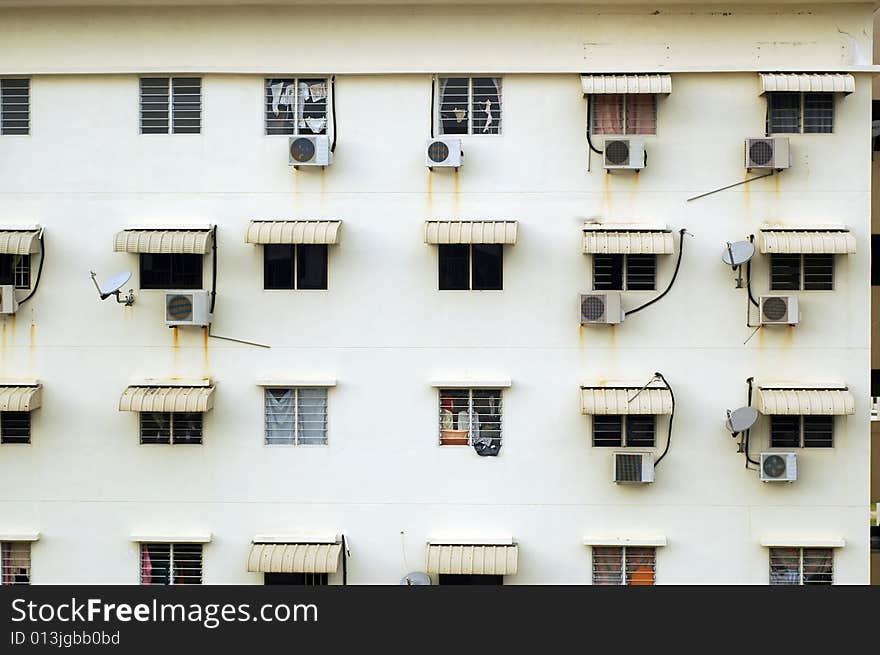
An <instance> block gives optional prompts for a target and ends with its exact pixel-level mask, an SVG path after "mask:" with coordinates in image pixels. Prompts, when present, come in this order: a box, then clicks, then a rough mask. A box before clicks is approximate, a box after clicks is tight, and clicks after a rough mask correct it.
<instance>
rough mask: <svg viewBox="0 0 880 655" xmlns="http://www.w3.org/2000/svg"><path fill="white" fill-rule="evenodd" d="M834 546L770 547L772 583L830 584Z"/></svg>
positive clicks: (773, 584)
mask: <svg viewBox="0 0 880 655" xmlns="http://www.w3.org/2000/svg"><path fill="white" fill-rule="evenodd" d="M833 582H834V549H833V548H782V547H777V548H770V585H771V586H777V585H830V584H833Z"/></svg>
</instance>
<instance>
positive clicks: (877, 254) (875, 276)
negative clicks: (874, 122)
mask: <svg viewBox="0 0 880 655" xmlns="http://www.w3.org/2000/svg"><path fill="white" fill-rule="evenodd" d="M877 138H878V139H880V137H877ZM871 286H872V287H877V286H880V234H872V235H871Z"/></svg>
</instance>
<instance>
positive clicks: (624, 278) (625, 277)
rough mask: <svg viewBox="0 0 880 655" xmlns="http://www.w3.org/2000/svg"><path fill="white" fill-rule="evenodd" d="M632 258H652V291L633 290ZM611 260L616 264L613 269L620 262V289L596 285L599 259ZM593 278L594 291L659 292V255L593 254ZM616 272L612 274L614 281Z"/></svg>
mask: <svg viewBox="0 0 880 655" xmlns="http://www.w3.org/2000/svg"><path fill="white" fill-rule="evenodd" d="M631 256H636V257H646V258H651V260H652V261H653V264H654V275H653V282H654V285H653V287H652V288H651V289H631V288H630V284H631V283H632V282H633V280H631V279H630V270H629V258H630V257H631ZM604 257H608V258H611V261H612V262H615V263H614V265H613V268H615V269H616V268H617V264H616V262H620V288H619V289H617V288H613V287H600V286H597V285H596V270H597V258H604ZM591 269H592V270H591V276H592V286H593V291H656V290H657V269H658V260H657V255H656V254H655V253H639V254H630V253H593V261H592V266H591ZM615 275H616V272H613V273H612V279H613V278H614V277H615Z"/></svg>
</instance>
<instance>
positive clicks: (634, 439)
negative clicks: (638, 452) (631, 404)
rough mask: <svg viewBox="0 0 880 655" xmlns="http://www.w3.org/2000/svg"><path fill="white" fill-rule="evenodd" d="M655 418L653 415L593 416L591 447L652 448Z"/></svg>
mask: <svg viewBox="0 0 880 655" xmlns="http://www.w3.org/2000/svg"><path fill="white" fill-rule="evenodd" d="M655 428H656V417H655V416H654V415H653V414H630V415H628V416H615V415H602V414H597V415H595V416H593V445H594V446H598V447H617V448H621V447H626V446H629V447H637V448H653V447H654V438H655Z"/></svg>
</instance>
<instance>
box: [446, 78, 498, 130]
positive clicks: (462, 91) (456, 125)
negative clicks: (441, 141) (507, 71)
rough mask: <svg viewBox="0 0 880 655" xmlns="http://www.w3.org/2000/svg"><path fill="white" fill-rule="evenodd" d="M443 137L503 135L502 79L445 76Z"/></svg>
mask: <svg viewBox="0 0 880 655" xmlns="http://www.w3.org/2000/svg"><path fill="white" fill-rule="evenodd" d="M438 84H439V98H440V104H439V107H438V114H439V116H440V121H439V124H440V133H441V134H501V78H500V77H441V78H440V79H439V80H438Z"/></svg>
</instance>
